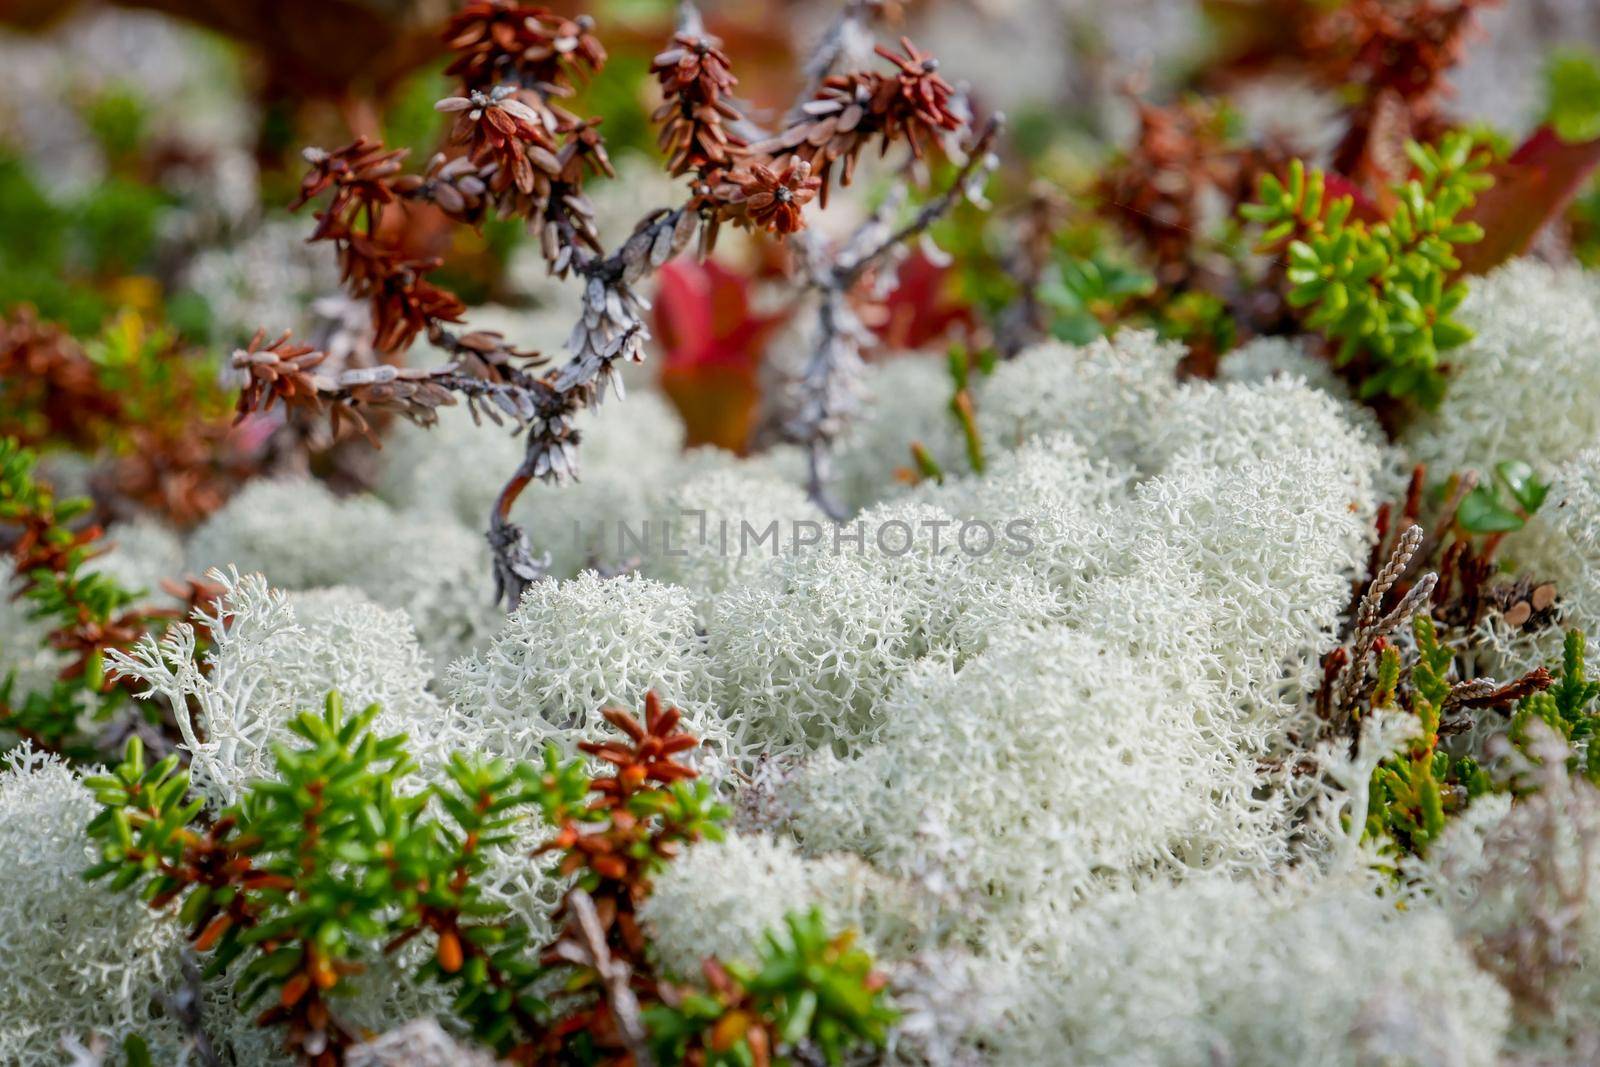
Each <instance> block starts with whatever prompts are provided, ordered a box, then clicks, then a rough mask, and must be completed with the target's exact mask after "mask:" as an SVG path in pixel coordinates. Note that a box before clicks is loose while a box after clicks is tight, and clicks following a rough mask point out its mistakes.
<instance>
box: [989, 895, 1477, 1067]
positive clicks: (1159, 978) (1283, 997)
mask: <svg viewBox="0 0 1600 1067" xmlns="http://www.w3.org/2000/svg"><path fill="white" fill-rule="evenodd" d="M1028 928H1029V929H1030V930H1032V931H1034V933H1033V935H1032V936H1031V937H1025V938H1022V939H1020V940H1019V941H1017V942H1015V943H1012V944H1008V945H1006V946H1005V947H1004V948H1003V949H1002V950H1001V951H1000V952H998V953H997V954H996V956H995V958H994V960H993V970H992V976H991V982H990V988H991V989H995V990H1001V991H1002V992H999V993H998V994H997V995H999V996H1000V997H1001V999H1002V1001H1005V1002H1008V1003H1007V1012H1006V1013H1007V1015H1008V1020H1007V1021H1008V1024H1009V1025H1006V1026H1002V1027H1000V1028H998V1030H997V1031H996V1032H995V1033H994V1034H993V1035H991V1044H992V1047H991V1049H990V1050H989V1052H988V1056H987V1062H992V1063H994V1064H997V1065H1001V1067H1024V1065H1026V1067H1033V1065H1037V1064H1042V1063H1093V1064H1099V1065H1104V1067H1158V1065H1159V1067H1212V1065H1215V1064H1218V1063H1227V1064H1241V1065H1243V1064H1295V1065H1297V1067H1362V1065H1367V1064H1388V1063H1393V1064H1412V1065H1427V1067H1492V1065H1494V1064H1496V1063H1497V1062H1498V1056H1499V1048H1500V1045H1501V1041H1502V1039H1503V1037H1504V1035H1505V1031H1506V1027H1507V1022H1508V1014H1509V1012H1508V1006H1507V1001H1506V996H1505V993H1504V992H1503V991H1502V990H1501V988H1500V987H1499V986H1498V985H1497V984H1496V983H1495V982H1494V980H1493V979H1492V978H1490V977H1489V976H1488V975H1486V974H1484V973H1483V972H1481V971H1479V970H1478V969H1477V968H1476V967H1475V966H1474V964H1473V962H1472V959H1471V957H1470V955H1469V954H1468V952H1467V950H1466V948H1465V947H1464V946H1462V945H1461V944H1460V943H1459V942H1458V941H1457V940H1456V939H1455V937H1454V936H1453V934H1452V931H1451V927H1450V924H1449V922H1448V920H1447V919H1446V918H1445V917H1444V915H1443V914H1441V913H1440V912H1439V911H1438V909H1437V908H1434V907H1430V906H1427V905H1426V904H1425V903H1418V904H1415V905H1413V906H1411V907H1409V908H1405V909H1402V908H1401V907H1399V906H1397V903H1396V901H1394V900H1393V899H1386V898H1385V897H1384V896H1382V895H1380V894H1379V892H1378V891H1377V887H1375V886H1374V885H1372V884H1368V883H1367V882H1366V881H1364V880H1362V881H1354V882H1353V883H1352V884H1348V885H1346V884H1341V881H1340V880H1330V881H1328V882H1326V883H1324V884H1320V885H1313V886H1296V885H1293V884H1291V885H1288V886H1284V887H1265V886H1263V887H1258V886H1256V885H1253V884H1251V883H1249V882H1244V881H1229V880H1223V879H1215V878H1201V879H1197V880H1194V881H1190V882H1185V883H1181V884H1178V885H1171V884H1158V885H1150V886H1146V887H1143V888H1141V889H1139V890H1138V891H1122V892H1116V893H1112V894H1109V895H1107V896H1104V897H1102V898H1100V899H1099V900H1096V901H1094V902H1092V903H1090V904H1089V905H1087V906H1085V907H1084V908H1082V909H1080V910H1079V911H1078V912H1076V913H1074V914H1072V915H1070V916H1056V915H1051V914H1048V913H1041V914H1039V915H1036V916H1034V917H1033V920H1032V921H1031V922H1030V924H1029V927H1028Z"/></svg>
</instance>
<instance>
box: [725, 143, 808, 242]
mask: <svg viewBox="0 0 1600 1067" xmlns="http://www.w3.org/2000/svg"><path fill="white" fill-rule="evenodd" d="M733 184H734V185H736V186H737V187H738V190H739V191H738V195H737V196H736V197H730V199H731V201H732V202H733V203H736V204H738V205H740V206H741V207H742V208H743V209H744V211H745V213H746V214H747V215H748V216H749V217H750V221H751V222H753V223H755V224H756V225H758V226H762V227H765V228H766V229H768V230H771V231H772V232H773V233H777V234H791V233H796V232H798V231H799V230H801V229H804V228H805V219H804V218H803V217H802V215H801V211H802V209H803V208H804V207H805V206H806V205H807V204H809V203H810V202H811V201H812V199H814V198H815V197H816V195H817V191H818V190H819V189H820V188H821V187H822V179H821V178H817V177H813V176H812V174H811V164H809V163H807V162H806V161H805V160H803V159H794V158H790V159H788V160H786V161H784V162H783V163H782V164H774V165H772V166H767V165H766V164H762V163H752V164H751V165H750V167H749V168H748V169H745V170H739V171H735V172H734V174H733Z"/></svg>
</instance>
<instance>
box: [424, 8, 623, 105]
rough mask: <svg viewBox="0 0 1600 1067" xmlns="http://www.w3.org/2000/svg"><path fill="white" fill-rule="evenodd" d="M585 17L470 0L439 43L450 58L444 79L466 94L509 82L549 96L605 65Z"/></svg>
mask: <svg viewBox="0 0 1600 1067" xmlns="http://www.w3.org/2000/svg"><path fill="white" fill-rule="evenodd" d="M593 30H594V20H593V19H591V18H589V17H588V16H587V15H580V16H578V17H577V18H565V17H563V16H561V15H557V14H555V13H554V12H552V11H551V10H550V9H549V8H545V7H538V6H535V5H532V4H520V3H517V2H516V0H472V2H471V3H468V4H466V5H465V6H464V7H462V9H461V10H460V11H458V12H456V14H455V15H454V16H453V17H452V18H451V19H450V23H449V25H448V26H447V27H446V28H445V34H444V36H445V40H446V41H447V42H448V44H449V47H450V50H451V51H452V52H454V53H455V54H456V58H455V60H454V61H452V62H451V64H450V66H449V67H447V68H446V69H445V74H446V75H448V76H449V77H452V78H459V79H461V82H462V84H463V85H465V86H466V87H467V88H468V89H485V88H488V87H490V86H493V85H495V84H498V83H500V82H514V83H516V84H517V85H519V86H521V87H523V88H528V89H535V88H537V89H542V90H543V91H546V92H548V91H550V90H553V89H560V88H563V87H565V86H567V85H569V84H570V82H571V80H572V78H573V77H574V76H575V75H579V74H583V73H589V74H593V73H595V72H597V71H599V70H600V68H601V67H603V66H605V62H606V50H605V48H604V47H603V46H602V45H601V44H600V40H599V38H597V37H595V36H594V33H593Z"/></svg>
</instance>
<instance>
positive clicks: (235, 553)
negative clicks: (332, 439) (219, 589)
mask: <svg viewBox="0 0 1600 1067" xmlns="http://www.w3.org/2000/svg"><path fill="white" fill-rule="evenodd" d="M188 554H189V567H190V569H191V570H193V571H195V572H196V573H199V572H201V571H204V570H206V569H208V568H211V567H230V566H231V567H237V568H238V569H239V570H241V571H246V572H248V571H258V572H260V573H262V574H264V575H266V577H267V580H268V581H269V582H270V583H271V584H272V586H273V587H274V588H277V589H294V590H309V589H319V588H323V587H326V586H339V585H342V586H350V587H352V588H355V589H359V590H360V591H362V592H363V593H366V594H367V595H368V596H369V597H371V598H372V599H373V600H374V601H376V602H377V603H379V604H382V605H383V606H384V607H387V608H402V609H404V610H405V612H406V614H407V615H409V616H410V618H411V622H412V625H413V626H414V627H415V629H416V631H417V634H418V636H419V637H420V639H421V640H422V644H423V647H424V648H425V649H427V650H428V652H429V653H430V655H432V656H433V657H434V658H435V659H436V660H438V661H439V662H441V663H443V662H448V661H449V660H451V659H454V658H455V657H456V656H458V655H460V654H462V653H464V652H466V651H467V650H469V649H470V648H471V647H472V646H473V644H474V643H475V642H476V641H478V640H479V639H481V638H482V637H483V636H484V634H486V633H487V632H490V631H492V629H493V628H494V626H495V625H496V623H497V619H498V612H497V610H496V609H495V606H494V604H493V590H492V588H491V586H490V584H489V581H488V574H489V550H488V545H487V543H486V542H485V541H484V539H483V537H482V535H481V534H480V533H477V532H475V530H474V529H472V528H468V527H467V526H464V525H462V524H461V523H460V522H459V521H457V520H456V519H455V518H454V517H452V516H451V515H449V514H447V513H444V512H442V511H407V512H397V511H395V510H394V509H392V508H390V507H388V506H387V505H385V504H384V503H383V502H381V501H379V500H376V499H373V498H371V497H353V498H346V499H341V498H339V497H336V496H334V495H333V494H332V493H331V492H329V491H328V490H327V489H326V488H324V487H323V486H322V485H321V484H320V483H317V482H313V481H309V480H284V481H275V480H264V481H257V482H253V483H251V484H250V485H248V486H246V487H245V488H244V490H242V491H241V492H240V493H239V494H238V495H237V496H235V497H234V498H233V499H232V500H230V501H229V502H228V503H227V505H226V506H224V507H223V508H222V510H220V511H218V512H217V513H216V514H215V515H213V516H212V517H211V518H210V519H208V520H207V521H206V523H205V524H204V525H202V526H201V527H200V528H199V529H198V530H196V531H195V533H194V535H193V536H192V537H191V538H190V539H189V545H188Z"/></svg>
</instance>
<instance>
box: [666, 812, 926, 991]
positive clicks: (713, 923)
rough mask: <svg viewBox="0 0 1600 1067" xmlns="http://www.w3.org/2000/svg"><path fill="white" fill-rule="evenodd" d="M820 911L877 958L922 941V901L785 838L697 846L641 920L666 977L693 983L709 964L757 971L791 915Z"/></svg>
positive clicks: (736, 838)
mask: <svg viewBox="0 0 1600 1067" xmlns="http://www.w3.org/2000/svg"><path fill="white" fill-rule="evenodd" d="M810 908H817V909H819V910H820V911H821V912H822V913H823V916H824V918H825V919H826V920H827V922H828V924H829V926H830V928H832V929H836V930H854V931H856V932H857V933H858V934H859V935H860V936H861V938H862V945H863V947H865V948H867V949H868V950H869V951H871V952H872V953H873V954H874V956H875V957H876V958H878V959H880V960H882V959H893V958H898V957H902V956H904V955H906V954H908V953H910V952H911V951H913V950H914V949H916V948H917V947H919V945H920V944H921V942H923V941H924V940H925V939H926V937H927V936H928V935H927V931H926V929H925V927H924V925H923V923H922V920H923V919H924V918H926V916H924V915H923V914H922V911H923V910H924V909H922V908H921V907H920V903H919V900H918V894H917V893H916V892H915V891H914V890H913V889H912V888H911V887H910V886H908V885H906V884H904V883H901V882H897V881H895V880H894V879H891V878H888V877H886V876H884V875H883V874H881V873H879V872H877V871H875V870H874V869H873V868H871V867H869V866H868V865H867V864H865V863H864V862H862V861H861V859H860V858H858V857H856V856H853V855H849V854H838V855H829V856H815V857H813V856H805V855H802V854H801V853H800V851H799V850H798V849H796V848H795V847H794V845H793V844H792V843H790V842H788V841H787V840H785V839H783V838H772V837H768V836H766V835H764V834H740V833H730V834H729V835H728V836H727V837H726V838H725V839H724V840H721V841H701V842H699V843H697V844H694V845H692V846H690V847H689V848H688V849H687V850H685V851H684V853H683V854H682V855H681V856H680V857H678V858H677V859H676V860H674V861H673V862H672V864H671V865H670V866H668V867H667V868H666V869H665V870H663V872H662V874H661V876H660V877H659V878H657V879H656V881H655V883H654V886H653V887H652V889H651V893H650V897H649V898H648V899H647V900H646V901H645V903H644V905H643V907H642V908H641V910H640V915H639V918H640V921H641V922H642V923H643V924H644V926H645V929H646V930H647V931H648V933H649V935H650V943H651V946H652V948H653V949H654V950H655V952H656V953H657V958H658V959H659V960H660V962H661V965H662V966H663V968H664V969H665V970H666V971H667V973H669V974H674V975H679V976H688V977H693V976H694V975H696V974H698V973H699V968H700V962H701V960H703V959H705V958H706V957H707V956H715V957H717V959H719V960H725V961H729V962H732V961H739V962H743V963H747V964H748V963H754V962H756V961H757V959H758V957H759V954H760V952H761V949H762V948H763V942H764V937H765V935H766V934H767V933H768V932H769V931H779V930H782V928H783V920H784V917H785V916H786V915H788V914H789V913H791V912H796V911H800V912H803V911H806V910H808V909H810Z"/></svg>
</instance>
